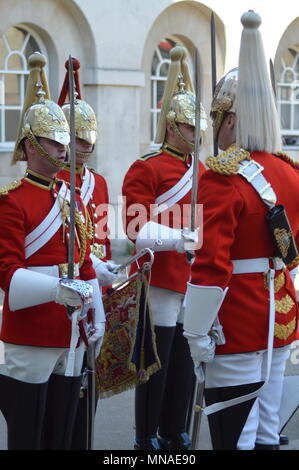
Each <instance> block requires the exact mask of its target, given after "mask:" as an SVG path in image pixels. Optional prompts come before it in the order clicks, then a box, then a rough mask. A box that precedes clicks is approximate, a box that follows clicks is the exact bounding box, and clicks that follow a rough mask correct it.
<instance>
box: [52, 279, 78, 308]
mask: <svg viewBox="0 0 299 470" xmlns="http://www.w3.org/2000/svg"><path fill="white" fill-rule="evenodd" d="M55 302H56V303H57V304H60V305H64V306H65V307H78V308H79V307H82V301H81V298H80V295H79V294H78V293H77V292H75V291H72V290H70V289H68V288H67V287H64V286H61V285H60V284H58V285H57V289H56V293H55Z"/></svg>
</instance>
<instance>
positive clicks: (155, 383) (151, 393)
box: [134, 326, 175, 450]
mask: <svg viewBox="0 0 299 470" xmlns="http://www.w3.org/2000/svg"><path fill="white" fill-rule="evenodd" d="M155 334H156V346H157V353H158V356H159V358H160V362H161V369H160V370H159V371H158V372H155V373H154V374H153V375H151V377H150V378H149V380H148V381H147V382H146V383H145V384H142V385H139V386H138V387H136V389H135V424H136V440H135V445H134V449H135V450H159V449H160V444H159V442H158V440H157V429H158V425H159V418H160V413H161V407H162V402H163V396H164V391H165V386H166V378H167V371H168V364H169V355H170V352H171V347H172V342H173V337H174V334H175V327H166V326H165V327H164V326H155Z"/></svg>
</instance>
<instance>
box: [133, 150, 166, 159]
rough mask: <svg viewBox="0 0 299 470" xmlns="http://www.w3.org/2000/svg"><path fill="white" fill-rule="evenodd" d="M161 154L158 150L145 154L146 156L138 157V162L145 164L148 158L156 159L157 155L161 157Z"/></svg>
mask: <svg viewBox="0 0 299 470" xmlns="http://www.w3.org/2000/svg"><path fill="white" fill-rule="evenodd" d="M161 153H163V150H162V149H159V150H157V151H156V152H151V153H147V154H146V155H143V156H142V157H139V158H138V160H143V161H144V162H145V161H146V160H148V159H149V158H152V157H157V156H158V155H161Z"/></svg>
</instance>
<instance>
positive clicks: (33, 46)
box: [24, 36, 41, 59]
mask: <svg viewBox="0 0 299 470" xmlns="http://www.w3.org/2000/svg"><path fill="white" fill-rule="evenodd" d="M36 51H38V52H41V50H40V47H39V46H38V44H37V42H36V40H35V39H34V38H33V37H32V36H30V38H29V41H28V42H27V45H26V47H25V49H24V55H25V57H26V59H28V57H29V56H30V55H31V54H33V52H36Z"/></svg>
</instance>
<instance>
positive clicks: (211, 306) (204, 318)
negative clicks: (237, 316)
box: [184, 282, 228, 335]
mask: <svg viewBox="0 0 299 470" xmlns="http://www.w3.org/2000/svg"><path fill="white" fill-rule="evenodd" d="M227 291H228V287H226V289H224V290H223V289H221V287H218V286H197V285H195V284H191V283H190V282H188V283H187V292H186V306H185V317H184V330H185V331H186V332H187V333H193V334H195V335H206V334H208V333H209V331H210V329H211V327H212V325H213V323H214V321H215V319H216V317H217V314H218V312H219V310H220V307H221V305H222V302H223V300H224V298H225V296H226V294H227Z"/></svg>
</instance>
